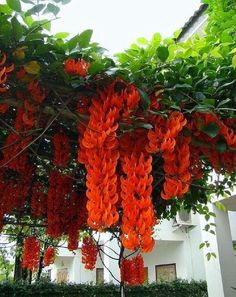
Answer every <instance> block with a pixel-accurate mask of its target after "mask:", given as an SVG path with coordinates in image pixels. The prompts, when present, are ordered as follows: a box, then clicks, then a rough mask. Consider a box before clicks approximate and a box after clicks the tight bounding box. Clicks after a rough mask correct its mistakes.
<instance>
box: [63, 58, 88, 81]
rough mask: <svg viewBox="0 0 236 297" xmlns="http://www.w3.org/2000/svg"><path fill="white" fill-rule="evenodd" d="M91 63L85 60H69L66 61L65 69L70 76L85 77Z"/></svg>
mask: <svg viewBox="0 0 236 297" xmlns="http://www.w3.org/2000/svg"><path fill="white" fill-rule="evenodd" d="M89 66H90V63H89V62H86V61H85V60H83V59H79V60H78V61H76V60H74V59H71V58H69V59H67V60H66V61H65V65H64V69H65V72H66V73H68V74H76V75H79V76H81V77H85V76H87V74H88V69H89Z"/></svg>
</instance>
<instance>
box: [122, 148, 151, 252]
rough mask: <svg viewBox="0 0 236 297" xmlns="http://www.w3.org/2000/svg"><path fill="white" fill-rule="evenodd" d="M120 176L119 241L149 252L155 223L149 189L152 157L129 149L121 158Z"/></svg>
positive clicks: (129, 246)
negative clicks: (130, 152) (121, 213)
mask: <svg viewBox="0 0 236 297" xmlns="http://www.w3.org/2000/svg"><path fill="white" fill-rule="evenodd" d="M122 169H123V172H124V175H123V176H122V177H121V198H122V210H123V216H122V225H121V230H122V236H121V240H122V243H123V245H124V246H125V247H126V248H127V249H129V250H136V249H138V248H139V247H140V246H141V248H142V251H143V252H149V251H151V250H152V248H153V245H154V239H153V238H152V232H153V230H152V228H153V226H154V225H155V223H156V219H155V215H154V209H153V204H152V200H151V193H152V181H153V178H152V175H151V171H152V157H151V156H145V155H144V154H140V155H138V154H137V153H136V154H135V153H133V154H131V155H130V156H128V155H126V156H125V157H124V160H123V161H122Z"/></svg>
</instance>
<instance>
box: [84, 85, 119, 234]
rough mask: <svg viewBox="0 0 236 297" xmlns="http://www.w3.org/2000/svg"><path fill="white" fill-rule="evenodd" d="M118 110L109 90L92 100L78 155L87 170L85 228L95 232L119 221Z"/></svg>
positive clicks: (113, 96) (117, 97)
mask: <svg viewBox="0 0 236 297" xmlns="http://www.w3.org/2000/svg"><path fill="white" fill-rule="evenodd" d="M109 92H110V93H109ZM121 107H122V101H121V100H120V97H119V96H118V95H117V94H116V93H112V90H108V91H104V92H101V94H100V98H94V99H93V100H92V104H91V106H90V108H89V112H90V119H89V124H88V128H87V129H86V130H85V132H84V135H83V139H82V141H81V151H79V161H80V162H81V163H84V164H85V167H86V170H87V183H86V185H87V197H88V203H87V209H88V225H89V226H90V227H91V228H93V229H97V230H103V229H105V228H108V227H111V226H112V225H115V224H116V223H117V221H118V219H119V214H118V211H117V208H116V204H117V202H118V198H119V197H118V193H117V182H118V179H117V175H116V167H117V162H118V159H119V151H118V144H119V143H118V140H117V137H116V136H117V134H116V130H117V128H118V124H117V120H118V118H119V113H120V110H121Z"/></svg>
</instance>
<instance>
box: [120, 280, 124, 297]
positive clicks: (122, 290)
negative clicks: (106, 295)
mask: <svg viewBox="0 0 236 297" xmlns="http://www.w3.org/2000/svg"><path fill="white" fill-rule="evenodd" d="M120 297H125V287H124V283H123V282H121V283H120Z"/></svg>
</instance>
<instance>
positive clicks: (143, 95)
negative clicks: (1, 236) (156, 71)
mask: <svg viewBox="0 0 236 297" xmlns="http://www.w3.org/2000/svg"><path fill="white" fill-rule="evenodd" d="M138 91H139V94H140V96H141V101H142V104H143V108H144V109H145V110H147V109H148V108H149V105H150V98H149V96H148V94H147V93H146V92H144V91H143V90H141V89H138Z"/></svg>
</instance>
